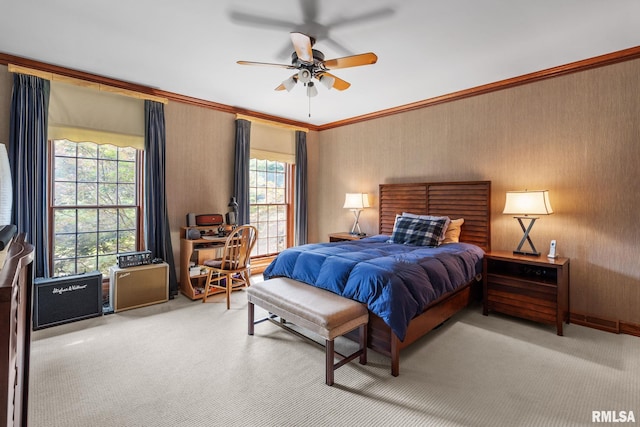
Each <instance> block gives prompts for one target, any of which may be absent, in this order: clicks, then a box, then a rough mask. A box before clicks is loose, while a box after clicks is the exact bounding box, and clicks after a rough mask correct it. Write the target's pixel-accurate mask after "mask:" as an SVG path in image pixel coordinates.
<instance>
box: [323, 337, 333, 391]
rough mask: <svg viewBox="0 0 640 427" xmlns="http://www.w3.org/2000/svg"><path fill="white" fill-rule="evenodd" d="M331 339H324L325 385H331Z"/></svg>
mask: <svg viewBox="0 0 640 427" xmlns="http://www.w3.org/2000/svg"><path fill="white" fill-rule="evenodd" d="M333 351H334V349H333V340H325V352H326V360H327V363H326V365H327V366H326V374H325V378H326V380H325V382H326V383H327V385H333V370H334V366H333Z"/></svg>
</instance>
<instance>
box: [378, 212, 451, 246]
mask: <svg viewBox="0 0 640 427" xmlns="http://www.w3.org/2000/svg"><path fill="white" fill-rule="evenodd" d="M446 223H447V220H446V219H445V218H442V219H422V218H409V217H405V216H401V217H399V218H397V220H396V223H395V224H394V226H393V233H391V238H390V239H389V240H388V241H389V242H390V243H400V244H403V245H415V246H431V247H436V246H438V244H439V243H440V236H441V235H442V232H443V231H444V227H445V226H446Z"/></svg>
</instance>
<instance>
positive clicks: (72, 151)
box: [53, 139, 78, 157]
mask: <svg viewBox="0 0 640 427" xmlns="http://www.w3.org/2000/svg"><path fill="white" fill-rule="evenodd" d="M77 148H78V144H76V143H75V142H71V141H67V140H66V139H62V140H56V141H54V143H53V153H54V155H56V156H68V157H75V156H76V149H77Z"/></svg>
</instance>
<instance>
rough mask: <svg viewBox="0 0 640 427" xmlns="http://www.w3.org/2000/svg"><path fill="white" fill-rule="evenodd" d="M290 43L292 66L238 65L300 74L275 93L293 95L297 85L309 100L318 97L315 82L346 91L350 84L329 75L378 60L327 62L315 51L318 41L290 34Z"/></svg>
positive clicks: (356, 58)
mask: <svg viewBox="0 0 640 427" xmlns="http://www.w3.org/2000/svg"><path fill="white" fill-rule="evenodd" d="M290 37H291V42H292V44H293V47H294V49H295V51H294V52H293V53H292V54H291V65H286V64H270V63H265V62H252V61H238V64H240V65H262V66H271V67H280V68H286V69H288V70H298V71H297V72H296V74H294V75H292V76H290V77H289V78H287V79H286V80H284V81H283V82H282V83H281V84H280V85H279V86H278V87H276V89H275V90H286V91H287V92H290V91H291V90H292V89H293V88H294V87H295V85H296V83H297V82H298V81H300V82H302V83H303V84H304V85H305V86H306V89H307V90H306V94H307V96H308V97H309V98H311V97H314V96H316V95H318V89H317V88H316V85H315V84H314V82H313V81H312V80H313V79H316V80H317V81H319V82H321V83H322V85H323V86H325V87H326V88H327V89H331V88H335V89H336V90H341V91H342V90H345V89H348V88H349V86H351V83H349V82H347V81H345V80H342V79H340V78H339V77H336V76H334V75H333V74H330V73H329V72H328V71H329V70H332V69H338V68H349V67H358V66H361V65H370V64H375V63H376V62H377V61H378V57H377V56H376V54H375V53H372V52H368V53H362V54H359V55H351V56H345V57H342V58H335V59H328V60H325V59H324V54H323V53H322V52H320V51H319V50H316V49H313V48H312V47H313V44H314V43H315V39H314V38H313V37H311V36H308V35H306V34H303V33H299V32H292V33H290Z"/></svg>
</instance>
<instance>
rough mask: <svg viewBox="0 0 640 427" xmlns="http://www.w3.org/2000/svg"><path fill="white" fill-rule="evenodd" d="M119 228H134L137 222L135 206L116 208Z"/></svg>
mask: <svg viewBox="0 0 640 427" xmlns="http://www.w3.org/2000/svg"><path fill="white" fill-rule="evenodd" d="M118 216H119V221H120V222H119V228H120V229H121V230H122V229H125V230H127V229H128V230H135V228H136V224H137V215H136V209H135V208H124V209H118Z"/></svg>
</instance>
